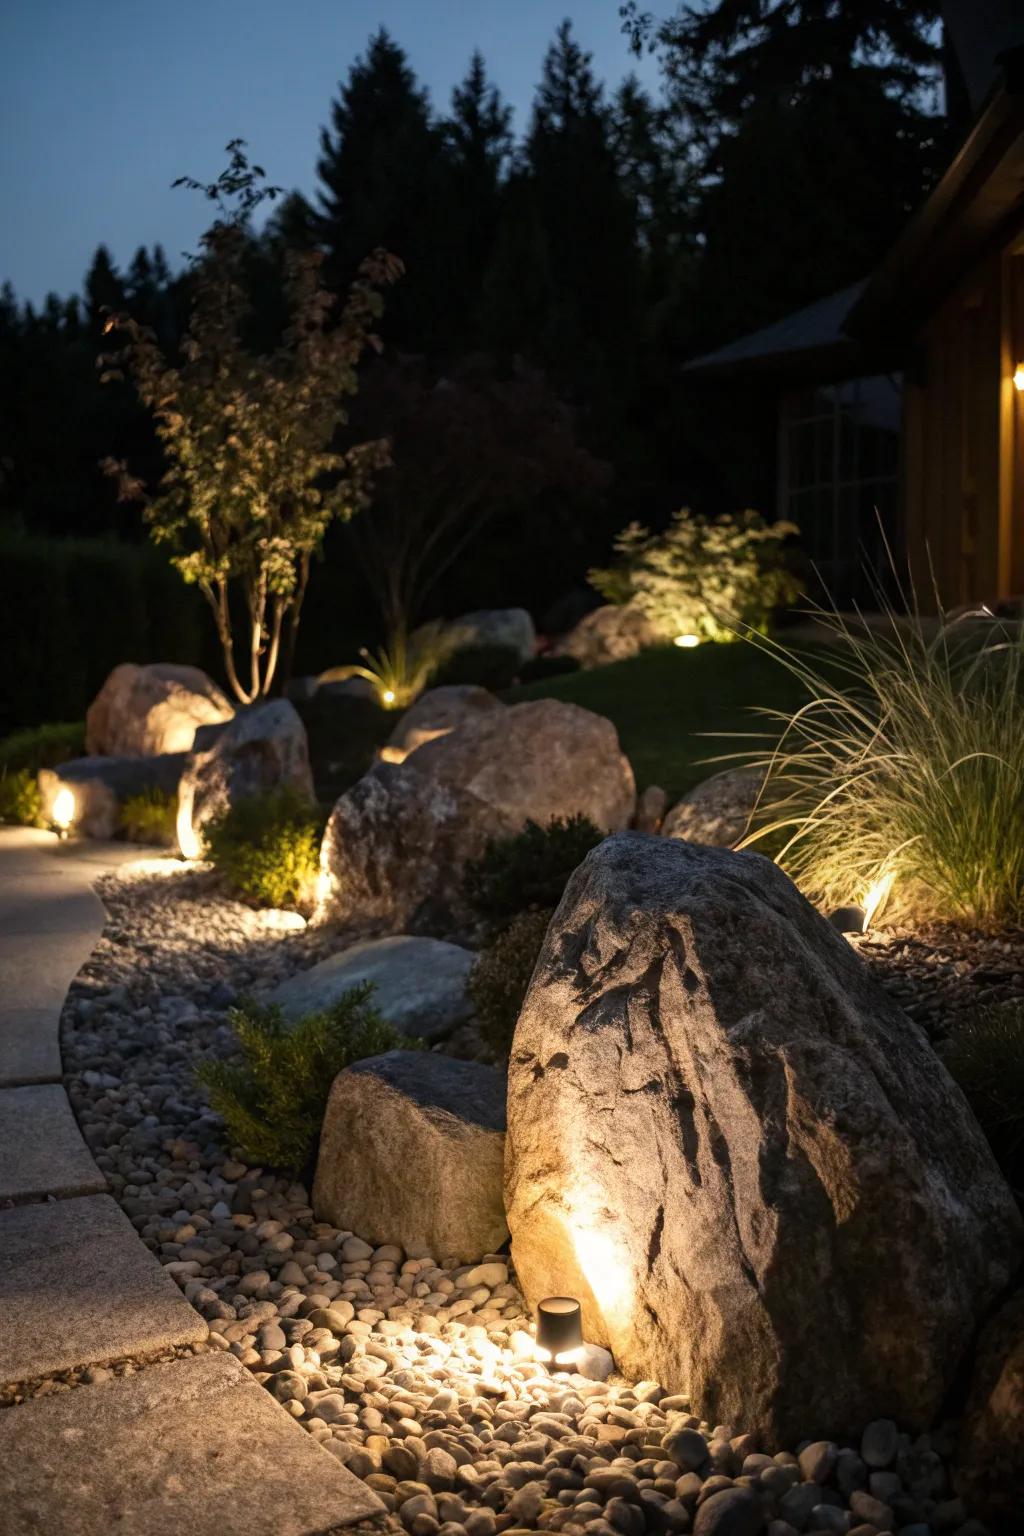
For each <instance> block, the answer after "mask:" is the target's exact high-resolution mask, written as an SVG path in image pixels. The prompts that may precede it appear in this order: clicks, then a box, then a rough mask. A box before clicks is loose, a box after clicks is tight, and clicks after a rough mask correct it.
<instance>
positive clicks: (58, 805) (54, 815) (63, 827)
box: [50, 784, 77, 838]
mask: <svg viewBox="0 0 1024 1536" xmlns="http://www.w3.org/2000/svg"><path fill="white" fill-rule="evenodd" d="M76 809H77V807H76V805H75V792H74V790H73V789H69V788H68V786H67V785H66V784H62V785H61V787H60V789H58V791H57V793H56V794H55V795H54V797H53V804H52V805H51V807H50V820H51V821H52V822H53V825H54V827H55V828H56V831H57V836H58V837H60V838H65V837H67V835H68V833H69V832H70V830H71V824H72V822H73V821H74V819H75V811H76Z"/></svg>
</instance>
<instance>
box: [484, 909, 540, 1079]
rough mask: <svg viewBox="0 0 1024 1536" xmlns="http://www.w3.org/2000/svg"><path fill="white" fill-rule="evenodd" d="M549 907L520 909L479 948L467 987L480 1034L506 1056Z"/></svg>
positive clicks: (538, 952)
mask: <svg viewBox="0 0 1024 1536" xmlns="http://www.w3.org/2000/svg"><path fill="white" fill-rule="evenodd" d="M551 915H552V914H551V910H550V909H549V908H535V909H534V910H532V911H529V912H520V913H519V915H518V916H517V917H514V918H513V919H512V921H511V922H510V923H509V925H508V927H507V928H505V929H504V931H503V932H502V933H499V934H498V936H497V938H496V939H494V940H493V942H492V943H491V944H489V945H488V946H487V948H486V949H484V950H482V951H481V952H480V956H479V958H478V959H477V961H476V963H475V965H474V966H473V969H472V970H471V971H470V973H469V982H468V989H469V995H470V997H471V998H472V999H473V1004H474V1006H475V1008H476V1016H477V1024H478V1026H479V1030H480V1034H481V1035H482V1037H483V1039H484V1040H485V1041H486V1043H487V1044H488V1045H489V1046H490V1047H491V1049H492V1050H493V1051H494V1053H495V1054H496V1055H498V1056H507V1055H508V1053H509V1051H510V1050H511V1048H512V1035H513V1032H514V1030H515V1027H516V1022H517V1020H518V1018H519V1013H520V1010H521V1008H522V1006H523V998H524V997H525V996H526V989H527V987H528V986H529V985H530V978H531V976H532V975H533V968H534V966H535V965H536V964H537V956H538V955H539V954H540V948H541V945H542V944H543V942H544V935H545V934H546V933H547V931H548V924H549V923H550V921H551Z"/></svg>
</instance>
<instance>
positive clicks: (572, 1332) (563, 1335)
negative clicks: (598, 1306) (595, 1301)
mask: <svg viewBox="0 0 1024 1536" xmlns="http://www.w3.org/2000/svg"><path fill="white" fill-rule="evenodd" d="M582 1349H583V1314H582V1311H581V1310H580V1304H579V1302H578V1301H577V1300H576V1299H575V1297H573V1296H546V1297H545V1298H544V1300H543V1301H539V1302H538V1303H537V1359H538V1360H543V1361H544V1362H545V1363H546V1364H548V1365H553V1366H555V1367H556V1368H557V1367H559V1366H561V1367H563V1368H564V1367H565V1366H568V1365H575V1364H576V1362H577V1360H578V1359H579V1357H580V1352H581V1350H582Z"/></svg>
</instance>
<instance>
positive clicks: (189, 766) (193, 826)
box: [178, 699, 313, 858]
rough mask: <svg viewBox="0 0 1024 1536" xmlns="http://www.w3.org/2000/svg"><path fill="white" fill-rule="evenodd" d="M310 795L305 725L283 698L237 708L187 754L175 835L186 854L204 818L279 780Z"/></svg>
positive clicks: (196, 844)
mask: <svg viewBox="0 0 1024 1536" xmlns="http://www.w3.org/2000/svg"><path fill="white" fill-rule="evenodd" d="M285 784H287V785H291V786H292V788H294V789H295V790H297V791H298V793H299V794H301V795H304V796H305V798H306V799H307V800H309V801H312V800H313V775H312V772H311V771H310V766H309V744H308V741H307V738H306V727H305V726H304V725H303V723H302V721H301V720H300V719H299V715H298V712H297V711H296V709H295V707H294V706H293V705H291V704H289V703H288V701H287V699H275V700H274V701H273V703H271V704H254V705H252V706H250V708H249V709H245V710H242V711H241V712H240V713H239V714H238V715H237V716H236V717H235V719H234V720H233V721H232V723H231V724H230V725H229V726H228V727H227V728H226V730H224V731H223V732H222V733H221V735H220V736H219V737H218V738H217V740H216V742H215V743H214V745H213V746H212V747H211V748H210V749H209V750H208V751H205V752H194V753H193V754H192V756H191V757H189V759H188V761H187V763H186V765H185V770H184V772H183V773H182V775H181V783H180V785H179V787H178V841H179V844H180V846H181V851H182V853H183V854H184V855H185V857H186V858H195V857H197V856H198V854H199V851H200V841H201V839H200V834H201V832H202V829H203V827H204V826H205V825H206V823H207V822H208V821H212V820H213V818H214V817H215V816H220V815H222V814H223V812H224V811H226V810H227V809H228V807H229V806H230V805H232V804H233V803H234V802H235V801H237V800H241V799H243V798H244V797H246V796H248V795H258V794H262V793H264V792H265V791H267V790H271V789H278V788H280V787H281V786H282V785H285Z"/></svg>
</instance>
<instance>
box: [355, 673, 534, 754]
mask: <svg viewBox="0 0 1024 1536" xmlns="http://www.w3.org/2000/svg"><path fill="white" fill-rule="evenodd" d="M504 708H505V706H504V704H502V702H501V700H500V699H497V698H495V696H494V694H493V693H489V692H488V691H487V689H486V688H474V687H472V686H470V685H468V684H467V685H466V686H458V685H452V686H451V687H448V688H428V690H427V692H426V693H421V694H420V696H419V698H418V699H417V700H416V702H415V703H414V704H411V705H410V706H409V708H408V709H407V710H406V711H405V713H404V714H403V715H402V717H401V719H400V720H399V722H398V724H397V725H396V726H395V728H394V730H393V731H392V732H391V735H390V736H389V737H388V739H387V742H386V743H385V745H384V746H383V747H382V748H381V751H380V755H381V757H382V758H383V760H384V762H386V763H404V762H405V759H406V758H407V757H408V756H409V753H410V752H415V751H416V749H417V747H423V746H426V744H427V742H428V741H435V740H436V739H437V737H439V736H447V735H448V733H449V731H454V730H457V729H458V728H459V726H462V725H465V724H466V723H467V722H468V721H470V720H475V719H476V718H477V717H478V716H479V715H486V714H492V713H493V712H494V711H495V710H499V709H504Z"/></svg>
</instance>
